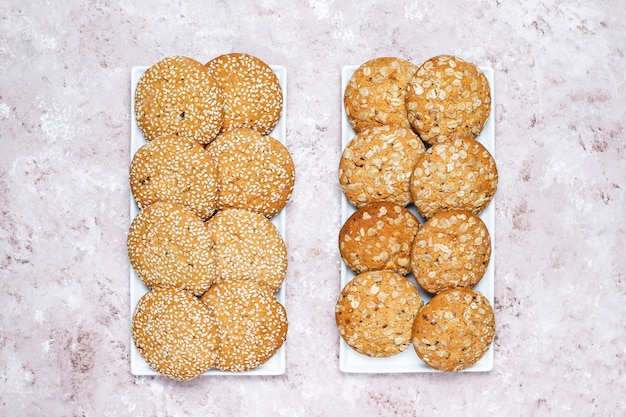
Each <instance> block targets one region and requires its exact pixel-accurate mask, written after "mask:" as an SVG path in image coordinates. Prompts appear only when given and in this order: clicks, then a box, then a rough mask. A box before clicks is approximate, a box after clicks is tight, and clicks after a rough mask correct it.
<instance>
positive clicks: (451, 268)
mask: <svg viewBox="0 0 626 417" xmlns="http://www.w3.org/2000/svg"><path fill="white" fill-rule="evenodd" d="M490 257H491V238H490V236H489V230H488V229H487V226H485V223H483V221H482V220H481V219H480V217H478V216H477V215H475V214H473V213H471V212H469V211H464V210H451V211H444V212H440V213H437V214H435V215H434V216H433V217H431V218H430V219H428V220H427V221H426V223H424V225H423V226H422V227H421V228H420V229H419V231H418V232H417V236H415V240H414V241H413V246H412V249H411V267H412V272H413V276H414V277H415V280H416V281H417V283H418V284H419V286H420V287H421V288H422V289H423V290H424V291H426V292H429V293H431V294H437V293H440V292H442V291H444V290H447V289H450V288H455V287H473V286H474V285H476V284H477V283H478V282H479V281H480V280H481V279H482V277H483V275H485V271H486V270H487V266H488V265H489V258H490Z"/></svg>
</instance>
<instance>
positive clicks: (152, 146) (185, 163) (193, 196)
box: [130, 135, 218, 220]
mask: <svg viewBox="0 0 626 417" xmlns="http://www.w3.org/2000/svg"><path fill="white" fill-rule="evenodd" d="M130 189H131V191H132V194H133V197H134V198H135V201H136V202H137V205H138V206H139V208H141V209H144V208H146V207H147V206H149V205H150V204H152V203H156V202H157V201H168V202H170V203H177V204H182V205H183V206H185V207H187V208H188V209H189V210H191V211H192V212H193V213H194V214H196V215H197V216H198V217H200V218H201V219H202V220H206V219H208V218H209V217H211V216H212V215H213V213H214V212H215V210H216V208H217V192H218V189H217V166H216V164H215V162H213V159H212V158H211V157H210V156H209V154H208V152H207V151H206V150H205V149H204V147H203V146H202V145H200V144H199V143H198V142H196V141H193V140H191V139H188V138H181V137H178V136H175V135H165V136H161V137H160V138H157V139H154V140H152V141H150V142H148V143H146V144H144V145H143V146H142V147H141V148H139V150H137V152H136V153H135V155H134V156H133V160H132V162H131V164H130Z"/></svg>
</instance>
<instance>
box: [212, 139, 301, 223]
mask: <svg viewBox="0 0 626 417" xmlns="http://www.w3.org/2000/svg"><path fill="white" fill-rule="evenodd" d="M207 150H208V152H209V155H211V157H213V159H214V160H216V161H217V164H218V182H219V189H220V191H219V197H218V207H219V208H220V209H226V208H243V209H247V210H251V211H255V212H257V213H260V214H262V215H264V216H266V217H273V216H275V215H276V214H278V212H279V211H280V210H282V209H283V208H284V207H285V205H286V204H287V201H288V200H289V198H290V197H291V193H292V191H293V187H294V182H295V167H294V164H293V159H292V158H291V154H290V153H289V151H288V150H287V148H286V147H285V146H284V145H283V144H282V143H280V142H279V141H278V140H276V139H274V138H272V137H271V136H265V135H261V134H260V133H259V132H257V131H256V130H254V129H248V128H240V129H233V130H229V131H227V132H224V133H222V134H220V135H219V136H218V137H217V138H216V139H215V140H214V141H213V142H212V143H211V144H209V145H208V146H207Z"/></svg>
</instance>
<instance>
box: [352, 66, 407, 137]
mask: <svg viewBox="0 0 626 417" xmlns="http://www.w3.org/2000/svg"><path fill="white" fill-rule="evenodd" d="M417 68H418V67H417V65H415V64H413V63H411V62H409V61H406V60H404V59H401V58H396V57H380V58H374V59H371V60H369V61H367V62H365V63H364V64H362V65H361V66H360V67H358V68H357V69H356V71H354V74H353V75H352V77H350V80H349V82H348V85H347V86H346V90H345V92H344V99H343V102H344V106H345V110H346V115H347V117H348V120H349V121H350V124H351V125H352V127H353V129H354V131H355V132H357V133H358V132H361V131H363V130H365V129H369V128H371V127H376V126H383V125H400V126H402V127H405V128H407V129H410V128H411V124H410V123H409V119H408V116H407V111H406V107H405V99H406V93H407V86H408V84H409V81H410V80H411V79H412V78H413V75H414V74H415V72H416V71H417Z"/></svg>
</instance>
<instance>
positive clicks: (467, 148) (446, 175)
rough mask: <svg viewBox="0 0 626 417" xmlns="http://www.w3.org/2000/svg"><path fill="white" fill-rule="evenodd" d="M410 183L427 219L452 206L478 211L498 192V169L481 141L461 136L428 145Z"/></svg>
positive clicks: (418, 205)
mask: <svg viewBox="0 0 626 417" xmlns="http://www.w3.org/2000/svg"><path fill="white" fill-rule="evenodd" d="M410 183H411V185H410V190H411V196H412V197H413V202H414V204H415V207H417V210H418V212H419V213H420V214H421V215H422V216H424V217H426V218H428V217H432V216H433V215H435V214H436V213H438V212H440V211H446V210H453V209H458V210H468V211H471V212H472V213H474V214H479V213H480V212H481V211H482V210H484V209H485V208H486V207H487V206H488V205H489V203H490V202H491V200H492V198H493V196H494V194H495V192H496V189H497V185H498V170H497V167H496V162H495V160H494V159H493V156H492V155H491V154H490V153H489V151H488V150H487V149H486V148H485V147H484V146H483V145H482V144H481V143H480V142H477V141H475V140H473V139H462V138H458V139H454V140H446V141H443V142H439V143H436V144H435V145H433V146H431V147H430V148H428V150H427V151H426V153H424V154H423V155H421V156H420V157H419V159H418V160H417V164H416V165H415V169H414V170H413V174H412V175H411V181H410Z"/></svg>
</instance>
